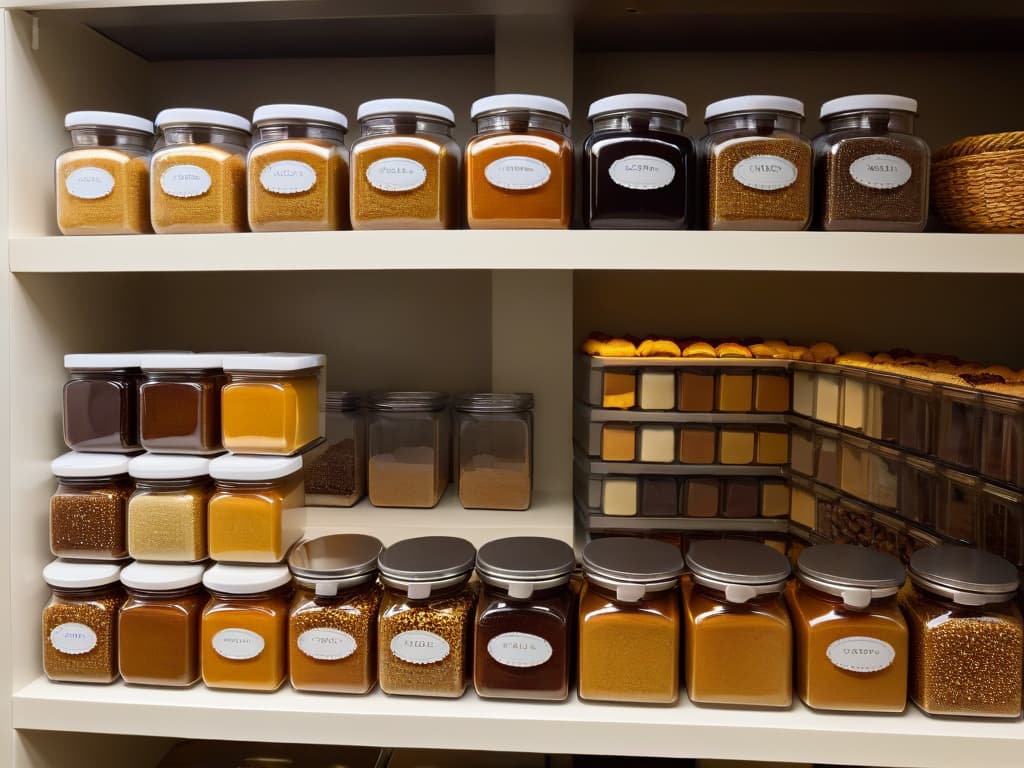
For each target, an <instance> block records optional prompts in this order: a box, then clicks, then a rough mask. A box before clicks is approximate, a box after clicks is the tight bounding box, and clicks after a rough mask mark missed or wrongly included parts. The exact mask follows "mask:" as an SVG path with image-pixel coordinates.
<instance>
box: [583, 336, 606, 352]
mask: <svg viewBox="0 0 1024 768" xmlns="http://www.w3.org/2000/svg"><path fill="white" fill-rule="evenodd" d="M609 338H611V337H609V336H605V335H604V334H603V333H592V334H590V338H589V339H587V340H586V341H584V342H583V346H582V347H580V349H581V350H582V351H583V354H585V355H590V356H594V355H599V354H601V345H602V344H604V343H605V342H606V341H608V339H609Z"/></svg>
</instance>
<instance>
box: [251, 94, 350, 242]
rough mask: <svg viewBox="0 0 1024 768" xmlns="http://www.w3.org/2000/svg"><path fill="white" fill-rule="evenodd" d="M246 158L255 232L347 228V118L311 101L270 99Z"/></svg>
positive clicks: (257, 117)
mask: <svg viewBox="0 0 1024 768" xmlns="http://www.w3.org/2000/svg"><path fill="white" fill-rule="evenodd" d="M252 123H253V126H254V128H255V135H254V136H253V143H252V148H251V149H250V150H249V156H248V159H247V161H246V178H247V181H248V199H249V228H250V229H251V230H252V231H253V232H300V231H309V230H334V229H348V149H347V148H346V147H345V133H346V132H347V131H348V118H346V117H345V116H344V115H343V114H341V112H337V111H335V110H333V109H326V108H324V107H314V106H309V105H306V104H266V105H264V106H262V107H259V108H257V109H256V111H255V112H254V113H253V116H252Z"/></svg>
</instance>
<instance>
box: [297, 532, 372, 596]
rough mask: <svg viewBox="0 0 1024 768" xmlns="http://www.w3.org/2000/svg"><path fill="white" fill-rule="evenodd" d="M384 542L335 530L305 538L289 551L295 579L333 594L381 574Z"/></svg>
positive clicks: (330, 594) (322, 591)
mask: <svg viewBox="0 0 1024 768" xmlns="http://www.w3.org/2000/svg"><path fill="white" fill-rule="evenodd" d="M383 549H384V545H383V544H381V543H380V540H379V539H377V538H375V537H373V536H364V535H362V534H358V533H335V534H332V535H330V536H320V537H319V538H316V539H309V540H307V541H302V542H300V543H299V544H297V545H296V546H295V548H294V549H292V551H291V554H290V555H288V568H289V569H290V570H291V572H292V576H294V577H295V580H296V581H297V582H298V583H299V584H301V585H302V586H304V587H311V588H313V589H315V591H316V594H317V595H319V596H323V597H332V596H334V595H336V594H338V592H339V591H341V590H342V589H345V588H347V587H354V586H358V585H360V584H365V583H366V582H370V581H373V580H374V579H376V578H377V558H378V557H380V553H381V552H382V551H383Z"/></svg>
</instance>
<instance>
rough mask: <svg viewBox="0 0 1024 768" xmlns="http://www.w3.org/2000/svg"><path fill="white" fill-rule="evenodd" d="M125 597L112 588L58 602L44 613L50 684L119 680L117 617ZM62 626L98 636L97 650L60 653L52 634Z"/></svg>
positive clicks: (119, 591) (57, 600)
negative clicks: (82, 628) (85, 629)
mask: <svg viewBox="0 0 1024 768" xmlns="http://www.w3.org/2000/svg"><path fill="white" fill-rule="evenodd" d="M124 599H125V595H124V591H123V590H122V589H121V588H120V586H117V585H115V586H112V587H111V588H110V589H109V590H107V591H104V592H103V593H102V594H98V595H95V596H91V597H84V598H82V599H81V600H70V599H67V600H65V599H61V598H55V599H54V601H53V602H52V603H51V604H50V605H48V606H47V607H46V608H45V609H44V610H43V622H42V623H43V627H42V629H43V670H44V671H45V672H46V676H47V677H49V678H50V679H51V680H62V681H70V682H77V683H109V682H111V681H113V680H114V679H116V678H117V675H118V671H117V614H118V612H119V611H120V610H121V605H122V604H123V603H124ZM62 624H84V625H85V626H87V627H88V628H89V629H91V630H92V631H93V632H95V633H96V646H95V647H94V648H93V649H92V650H90V651H88V652H86V653H77V654H69V653H63V652H62V651H58V650H57V649H56V648H54V646H53V643H51V642H50V633H51V632H53V630H54V629H56V628H57V627H59V626H61V625H62Z"/></svg>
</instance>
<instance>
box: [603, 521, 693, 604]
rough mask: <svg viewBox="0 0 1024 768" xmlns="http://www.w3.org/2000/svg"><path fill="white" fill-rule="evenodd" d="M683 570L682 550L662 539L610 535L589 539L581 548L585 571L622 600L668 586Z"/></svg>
mask: <svg viewBox="0 0 1024 768" xmlns="http://www.w3.org/2000/svg"><path fill="white" fill-rule="evenodd" d="M682 572H683V556H682V553H680V551H679V550H678V549H676V548H675V547H673V546H672V545H671V544H667V543H665V542H664V541H656V540H654V539H636V538H626V537H623V536H613V537H610V538H606V539H596V540H594V541H591V542H590V543H589V544H587V546H586V547H585V548H584V550H583V573H584V575H586V577H587V578H588V579H589V580H591V581H593V582H594V583H596V584H600V585H601V586H603V587H606V588H609V589H612V590H614V591H615V593H616V596H617V597H618V599H619V600H622V601H624V602H636V601H637V600H640V599H642V598H643V597H644V596H645V595H646V594H647V593H649V592H661V591H664V590H666V589H671V588H672V587H674V586H675V585H676V584H677V583H678V579H679V575H680V574H681V573H682Z"/></svg>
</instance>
